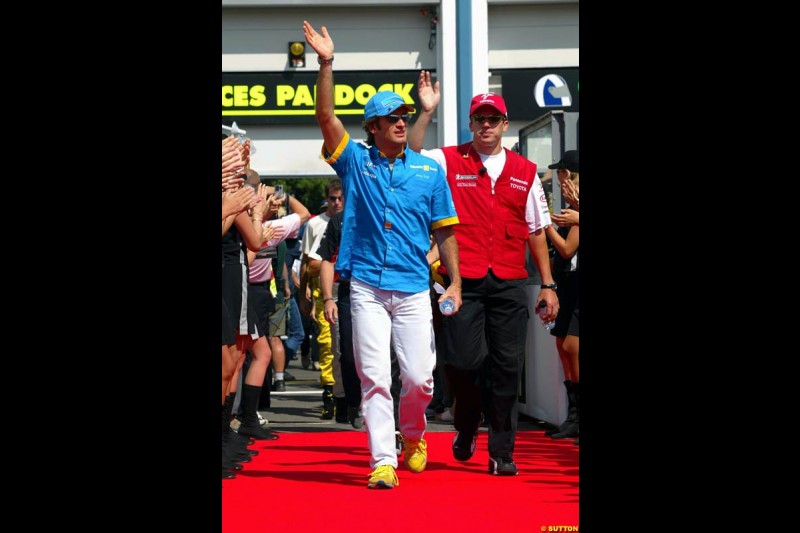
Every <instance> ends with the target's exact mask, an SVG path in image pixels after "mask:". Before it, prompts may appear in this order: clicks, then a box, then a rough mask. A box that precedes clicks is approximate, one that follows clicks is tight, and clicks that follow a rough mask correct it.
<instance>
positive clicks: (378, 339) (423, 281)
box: [303, 21, 461, 489]
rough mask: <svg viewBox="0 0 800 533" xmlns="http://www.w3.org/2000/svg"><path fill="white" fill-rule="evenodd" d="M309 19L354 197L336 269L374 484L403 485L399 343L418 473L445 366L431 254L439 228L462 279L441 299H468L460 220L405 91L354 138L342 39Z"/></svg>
mask: <svg viewBox="0 0 800 533" xmlns="http://www.w3.org/2000/svg"><path fill="white" fill-rule="evenodd" d="M320 30H321V33H317V31H316V30H315V29H314V28H313V27H312V26H311V24H309V23H308V22H307V21H304V22H303V33H304V35H305V38H306V42H308V44H309V46H311V48H313V49H314V51H315V52H316V53H317V55H318V56H319V57H318V63H319V64H320V69H319V74H318V76H317V100H316V117H317V121H318V122H319V124H320V128H321V129H322V136H323V139H324V144H323V148H322V156H323V157H324V159H325V161H326V162H327V163H329V164H330V165H331V167H333V169H334V170H335V171H336V174H337V175H338V176H339V178H341V180H342V186H343V190H344V197H345V202H344V205H345V209H344V220H343V222H342V240H341V246H340V252H339V257H338V259H337V261H336V270H337V271H339V272H340V273H341V275H342V276H344V277H346V278H349V279H350V289H351V293H350V298H351V310H352V320H353V355H354V358H355V361H356V370H357V371H358V376H359V378H360V379H361V397H362V401H361V406H362V412H363V415H364V420H365V425H366V428H367V436H368V443H369V450H370V455H371V458H370V467H371V468H373V471H372V473H371V474H370V478H369V482H368V484H367V487H368V488H389V489H390V488H392V487H394V486H395V485H399V481H398V479H397V474H396V472H395V468H396V467H397V455H396V453H395V438H394V416H393V408H392V396H391V393H390V386H391V381H392V378H391V362H390V353H389V345H390V343H391V342H392V341H393V342H394V348H395V352H396V354H397V360H398V363H399V366H400V379H401V381H402V389H401V391H400V409H399V418H400V432H401V433H402V434H403V440H404V462H405V465H406V467H408V469H409V470H411V471H412V472H417V473H419V472H422V471H423V470H424V469H425V466H426V464H427V444H426V442H425V439H424V433H425V429H426V426H427V422H426V420H425V408H426V407H427V405H428V403H430V400H431V397H432V396H433V368H434V366H435V364H436V351H435V343H434V340H433V317H432V311H431V305H430V297H429V292H428V287H429V286H428V280H429V267H428V261H427V257H426V254H427V252H428V249H429V248H430V237H429V235H430V233H433V235H434V237H435V238H436V241H437V243H438V245H439V253H440V255H441V257H442V261H443V262H444V264H445V266H446V267H447V271H448V272H449V274H450V276H451V279H452V283H451V284H450V286H449V287H448V288H447V290H446V291H445V293H444V294H442V296H441V297H440V300H443V299H445V298H452V299H453V300H454V301H455V303H456V312H457V311H458V307H459V306H460V305H461V276H460V274H459V268H458V245H457V244H456V240H455V236H454V234H453V228H452V226H453V225H454V224H457V223H458V217H457V215H456V211H455V207H454V205H453V199H452V196H451V195H450V189H449V187H448V185H447V180H446V178H445V174H444V172H443V171H442V169H441V168H440V167H439V165H438V164H437V163H436V162H435V161H433V160H432V159H429V158H427V157H424V156H422V155H420V154H419V153H418V152H414V151H412V150H410V149H408V147H407V139H406V134H407V128H408V120H409V115H408V113H409V112H414V107H413V106H411V105H409V103H407V102H405V101H404V100H403V98H402V97H401V96H400V95H398V94H397V93H394V92H391V91H381V92H378V93H376V94H375V95H374V96H373V97H372V98H370V99H369V101H368V102H367V104H366V106H365V107H364V131H366V133H367V139H366V145H365V144H361V143H357V142H355V141H353V140H352V139H351V138H350V135H349V134H348V133H347V130H345V128H344V125H343V124H342V121H341V120H339V118H338V117H337V116H336V114H335V113H334V97H333V39H331V37H330V35H329V34H328V30H327V28H325V26H322V27H321V28H320Z"/></svg>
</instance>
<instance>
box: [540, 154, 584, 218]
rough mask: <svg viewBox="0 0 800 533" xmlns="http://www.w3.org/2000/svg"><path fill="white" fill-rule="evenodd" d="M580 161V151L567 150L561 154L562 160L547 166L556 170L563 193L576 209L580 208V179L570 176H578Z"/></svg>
mask: <svg viewBox="0 0 800 533" xmlns="http://www.w3.org/2000/svg"><path fill="white" fill-rule="evenodd" d="M578 163H579V158H578V151H577V150H567V151H566V152H564V155H562V156H561V160H560V161H559V162H558V163H553V164H552V165H549V166H548V167H547V168H551V169H554V170H555V171H556V176H557V177H558V180H559V182H560V183H561V195H562V196H563V197H564V199H565V200H566V201H567V202H568V203H569V204H570V205H571V206H573V207H574V208H575V209H576V210H579V208H580V201H579V199H578V191H577V189H576V187H577V185H578V180H577V178H576V179H570V176H571V175H572V174H574V175H575V176H577V175H578V173H579V172H580V165H579V164H578ZM559 225H560V224H559Z"/></svg>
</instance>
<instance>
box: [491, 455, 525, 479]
mask: <svg viewBox="0 0 800 533" xmlns="http://www.w3.org/2000/svg"><path fill="white" fill-rule="evenodd" d="M489 473H490V474H493V475H495V476H516V475H517V474H519V471H518V470H517V465H515V464H514V461H513V460H511V459H507V458H505V457H489Z"/></svg>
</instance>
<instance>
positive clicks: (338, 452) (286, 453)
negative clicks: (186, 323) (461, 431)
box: [222, 431, 578, 533]
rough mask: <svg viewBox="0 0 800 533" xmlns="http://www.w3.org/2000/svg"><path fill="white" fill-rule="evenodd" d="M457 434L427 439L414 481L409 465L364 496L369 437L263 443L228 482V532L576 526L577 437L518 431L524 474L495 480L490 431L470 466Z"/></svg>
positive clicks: (290, 437) (507, 531)
mask: <svg viewBox="0 0 800 533" xmlns="http://www.w3.org/2000/svg"><path fill="white" fill-rule="evenodd" d="M453 435H454V432H431V433H427V434H426V436H425V438H426V440H427V441H428V466H427V468H426V469H425V471H424V472H423V473H421V474H414V473H412V472H410V471H409V470H408V469H407V468H406V467H405V465H404V464H403V461H402V457H401V458H400V459H399V467H398V470H397V475H398V478H399V480H400V484H399V485H398V486H396V487H395V488H394V489H392V490H370V489H367V488H366V487H367V477H368V475H369V473H370V471H371V469H370V467H369V453H368V450H367V436H366V433H363V432H357V431H340V432H324V433H281V438H280V439H279V440H276V441H260V442H258V443H257V444H256V445H254V446H253V448H254V449H257V450H259V451H260V454H259V455H258V456H256V457H254V458H253V461H252V462H250V463H247V464H245V465H244V469H243V470H241V471H239V472H238V474H237V476H236V478H235V479H230V480H224V481H223V482H222V483H223V489H222V531H223V533H239V532H241V533H255V532H260V531H286V532H292V533H294V532H306V531H308V532H314V533H321V532H324V533H339V532H342V533H350V532H362V531H371V532H377V531H379V532H381V533H383V532H394V531H397V532H403V533H407V532H408V531H415V530H419V531H426V532H429V533H441V532H445V531H459V532H469V531H503V532H504V533H511V532H523V531H524V532H534V531H568V530H569V529H567V526H571V527H577V526H578V447H577V446H574V445H573V444H572V440H571V439H567V440H560V441H558V440H552V439H550V438H549V437H545V436H544V432H543V431H520V432H519V433H518V434H517V441H516V450H515V452H514V460H515V462H516V463H517V466H518V468H519V471H520V473H519V475H518V476H514V477H500V476H492V475H489V474H488V473H487V463H488V459H489V454H488V452H487V450H486V438H487V434H486V433H485V432H484V431H481V433H480V434H479V436H478V448H477V450H476V452H475V455H474V456H473V457H472V459H470V460H469V461H467V462H466V463H460V462H458V461H456V460H455V459H453V455H452V453H451V444H452V441H453ZM550 526H553V527H552V528H551V527H550ZM558 526H562V527H563V529H557V527H558ZM573 531H574V530H573Z"/></svg>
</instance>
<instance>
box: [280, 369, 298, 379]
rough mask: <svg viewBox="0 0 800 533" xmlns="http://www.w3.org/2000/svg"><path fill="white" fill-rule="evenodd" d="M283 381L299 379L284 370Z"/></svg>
mask: <svg viewBox="0 0 800 533" xmlns="http://www.w3.org/2000/svg"><path fill="white" fill-rule="evenodd" d="M283 379H284V381H294V380H296V379H297V378H296V377H294V376H293V375H292V374H290V373H289V371H288V370H284V371H283Z"/></svg>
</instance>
